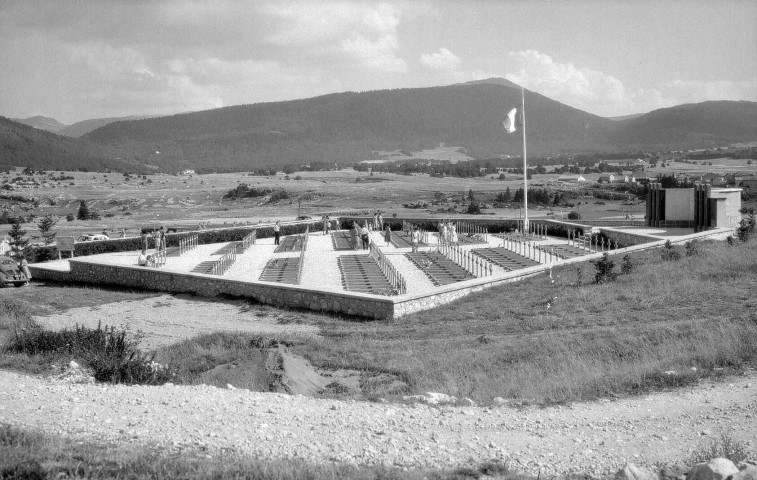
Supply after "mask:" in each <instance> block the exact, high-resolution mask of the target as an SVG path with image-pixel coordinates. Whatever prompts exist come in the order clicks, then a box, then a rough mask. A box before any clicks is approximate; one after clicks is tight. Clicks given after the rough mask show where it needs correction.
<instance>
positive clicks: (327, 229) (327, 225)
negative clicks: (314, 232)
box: [323, 215, 331, 235]
mask: <svg viewBox="0 0 757 480" xmlns="http://www.w3.org/2000/svg"><path fill="white" fill-rule="evenodd" d="M323 228H324V229H325V230H324V232H323V234H324V235H328V234H329V233H331V217H329V216H328V215H326V221H325V222H323Z"/></svg>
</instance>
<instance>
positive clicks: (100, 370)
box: [8, 324, 173, 385]
mask: <svg viewBox="0 0 757 480" xmlns="http://www.w3.org/2000/svg"><path fill="white" fill-rule="evenodd" d="M8 350H9V351H11V352H14V353H25V354H27V355H49V354H58V355H60V354H63V355H71V356H73V357H74V358H77V359H80V360H82V361H83V362H84V363H86V364H87V365H88V366H89V367H91V368H92V370H93V372H94V377H95V380H97V381H100V382H112V383H126V384H148V385H160V384H163V383H165V382H167V381H169V380H170V379H171V378H173V369H172V368H170V367H165V366H163V365H160V364H158V363H155V362H154V360H153V358H154V357H153V356H150V355H148V354H144V353H142V352H141V351H139V350H138V349H137V347H136V340H134V339H132V338H130V336H129V334H128V333H127V332H126V331H125V330H117V329H116V328H115V327H107V326H106V327H104V328H103V327H102V326H101V325H100V324H98V326H97V328H96V329H91V328H87V327H84V326H79V325H77V326H76V328H75V329H74V330H63V331H59V332H51V331H47V330H43V329H42V328H41V327H39V326H36V325H35V326H31V327H28V328H20V329H17V330H16V332H14V337H13V339H12V340H11V342H10V345H9V346H8Z"/></svg>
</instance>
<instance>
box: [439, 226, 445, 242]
mask: <svg viewBox="0 0 757 480" xmlns="http://www.w3.org/2000/svg"><path fill="white" fill-rule="evenodd" d="M439 225H440V226H439V243H446V242H447V224H446V223H444V222H441V223H440V224H439Z"/></svg>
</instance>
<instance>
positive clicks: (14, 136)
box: [0, 117, 144, 172]
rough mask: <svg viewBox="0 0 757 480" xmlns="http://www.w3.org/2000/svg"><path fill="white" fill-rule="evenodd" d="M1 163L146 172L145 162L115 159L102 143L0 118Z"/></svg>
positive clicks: (42, 167)
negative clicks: (98, 143) (137, 162)
mask: <svg viewBox="0 0 757 480" xmlns="http://www.w3.org/2000/svg"><path fill="white" fill-rule="evenodd" d="M0 164H2V165H14V166H22V167H26V166H30V167H33V168H35V169H39V170H79V169H88V170H106V169H112V170H118V171H130V172H134V171H143V170H144V166H143V165H141V164H134V163H128V162H126V161H123V160H120V159H113V158H112V157H110V156H109V155H108V154H107V152H105V151H104V150H103V148H102V147H101V146H99V145H96V144H93V143H91V142H87V141H85V140H80V139H76V138H69V137H63V136H60V135H56V134H54V133H51V132H46V131H44V130H39V129H36V128H33V127H30V126H28V125H24V124H22V123H19V122H14V121H13V120H9V119H7V118H4V117H0Z"/></svg>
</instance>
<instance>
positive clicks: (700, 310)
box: [0, 241, 757, 404]
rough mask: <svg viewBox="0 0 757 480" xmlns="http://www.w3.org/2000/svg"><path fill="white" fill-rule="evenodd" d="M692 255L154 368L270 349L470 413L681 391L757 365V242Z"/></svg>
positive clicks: (11, 358) (13, 359) (6, 305)
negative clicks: (461, 403)
mask: <svg viewBox="0 0 757 480" xmlns="http://www.w3.org/2000/svg"><path fill="white" fill-rule="evenodd" d="M699 250H700V251H701V253H700V254H699V255H694V256H686V255H685V252H684V249H683V248H682V247H680V253H681V259H680V260H677V261H669V262H663V261H662V260H661V256H660V250H653V251H649V252H642V253H639V254H636V255H635V256H633V257H632V263H633V264H634V270H633V272H632V273H630V274H627V275H621V276H619V277H618V278H617V280H616V281H614V282H609V283H603V284H600V285H596V284H592V283H590V280H591V279H592V278H593V275H594V267H593V266H592V265H591V264H588V263H587V264H581V265H579V266H578V267H576V266H569V267H564V268H561V269H555V271H554V272H553V276H552V279H551V278H550V277H549V276H548V275H540V276H538V277H534V278H531V279H528V280H526V281H523V282H520V283H514V284H507V285H504V286H500V287H497V288H493V289H489V290H486V291H484V292H480V293H478V294H474V295H470V296H468V297H466V298H464V299H462V300H460V301H458V302H455V303H453V304H450V305H445V306H444V307H442V308H437V309H434V310H429V311H426V312H422V313H418V314H414V315H409V316H407V317H403V318H402V319H400V320H397V321H383V322H369V321H356V320H355V319H348V318H343V317H329V316H325V315H316V314H312V313H300V312H289V313H288V314H287V315H285V316H283V317H281V318H282V320H281V321H287V322H289V321H302V322H307V323H316V324H318V325H319V327H320V328H321V336H320V337H318V338H304V339H303V338H298V337H288V338H287V337H280V338H275V339H261V338H260V337H259V336H255V335H242V334H238V333H218V334H213V335H206V336H202V337H200V338H197V339H194V340H190V341H186V342H181V343H180V344H177V345H174V346H172V347H168V348H164V349H161V350H159V351H158V352H157V356H156V360H157V361H158V362H160V363H162V364H170V365H172V366H175V367H177V368H178V376H177V378H176V381H177V382H182V383H192V382H193V381H195V380H196V379H197V378H198V376H199V375H201V374H202V373H203V372H204V371H207V370H209V369H211V368H213V367H214V366H217V365H221V364H224V363H227V362H231V361H234V360H237V359H241V358H245V357H248V356H249V355H251V354H252V351H253V350H257V349H259V348H260V347H261V346H263V343H266V342H269V341H272V340H276V341H281V342H284V343H286V344H287V345H288V348H289V349H290V351H292V352H293V353H295V354H300V355H303V356H305V357H307V358H308V359H309V360H310V361H311V362H312V363H313V364H314V365H316V366H320V367H323V368H333V369H337V368H348V369H355V370H360V371H364V372H366V379H367V378H368V377H370V376H371V375H373V374H375V373H389V374H393V375H396V376H397V377H399V378H400V379H401V380H403V381H404V382H405V383H406V384H407V385H408V387H407V389H406V390H405V391H402V392H397V391H385V390H382V385H381V384H378V385H371V383H370V382H365V383H366V385H365V386H364V388H363V392H364V394H365V395H366V396H368V397H369V398H371V397H378V396H385V397H391V396H392V395H397V394H404V393H418V392H425V391H439V392H443V393H447V394H451V395H455V396H458V397H469V398H472V399H474V400H476V401H477V402H480V403H489V402H491V401H492V399H493V398H494V397H504V398H509V399H515V400H517V401H520V402H522V403H537V404H551V403H561V402H571V401H581V400H591V399H595V398H598V397H606V396H615V395H628V394H637V393H641V392H647V391H650V390H655V389H661V388H669V387H677V386H684V385H688V384H691V383H694V382H696V381H697V380H698V379H699V378H702V377H713V376H718V375H725V374H732V373H738V372H741V371H743V370H744V369H746V368H749V367H754V366H756V365H757V298H755V297H754V295H753V292H754V291H755V289H756V288H757V242H755V241H752V242H750V243H746V244H742V243H740V242H737V244H735V245H734V246H728V245H727V244H725V243H708V244H703V245H702V246H701V248H700V249H699ZM615 261H616V262H617V263H620V259H618V258H617V257H616V258H615ZM618 268H619V267H616V270H617V269H618ZM579 270H580V273H579ZM579 279H580V280H581V281H580V282H579ZM553 280H554V281H553ZM26 290H31V289H26ZM73 292H74V293H73V294H72V296H71V297H70V298H69V299H68V300H67V304H69V305H72V306H78V305H75V304H76V302H84V301H90V299H89V298H85V297H87V296H88V295H89V294H90V291H88V290H74V291H73ZM98 295H100V296H102V295H103V294H101V293H97V294H95V295H92V296H94V297H97V296H98ZM123 295H141V294H140V293H124V294H123ZM54 300H55V302H59V303H60V302H62V301H63V300H61V299H60V298H59V297H58V296H56V297H54ZM101 301H102V300H101ZM20 302H21V303H19V302H14V301H9V300H7V299H3V301H2V302H0V303H2V305H0V307H2V309H4V312H0V317H3V318H0V337H2V335H3V334H4V333H3V332H5V335H6V337H7V334H8V332H9V331H10V330H9V327H8V325H11V324H16V325H17V324H19V323H22V324H23V323H24V322H29V321H31V320H30V317H29V315H28V311H29V307H28V304H26V303H24V302H23V299H22V300H21V301H20ZM38 303H40V304H43V305H44V304H45V303H46V302H45V301H44V300H42V301H39V302H38ZM294 317H296V318H294ZM284 318H286V320H284ZM0 340H1V338H0ZM51 361H52V360H51V359H50V357H42V358H40V357H39V356H31V357H30V356H23V355H12V354H9V353H7V352H6V353H5V354H3V355H0V367H3V366H5V367H10V368H17V369H22V370H26V371H33V372H36V373H39V372H41V371H43V370H44V368H45V365H49V363H50V362H51ZM671 372H673V373H671Z"/></svg>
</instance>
